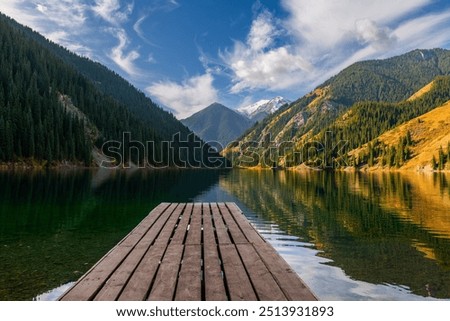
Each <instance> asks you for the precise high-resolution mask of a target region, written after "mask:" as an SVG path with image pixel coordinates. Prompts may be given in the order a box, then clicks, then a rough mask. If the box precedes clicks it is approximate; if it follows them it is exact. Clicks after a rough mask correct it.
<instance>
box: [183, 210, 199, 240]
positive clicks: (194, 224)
mask: <svg viewBox="0 0 450 321" xmlns="http://www.w3.org/2000/svg"><path fill="white" fill-rule="evenodd" d="M201 241H202V204H201V203H195V204H194V209H193V211H192V215H191V222H190V224H189V231H188V233H187V236H186V244H201Z"/></svg>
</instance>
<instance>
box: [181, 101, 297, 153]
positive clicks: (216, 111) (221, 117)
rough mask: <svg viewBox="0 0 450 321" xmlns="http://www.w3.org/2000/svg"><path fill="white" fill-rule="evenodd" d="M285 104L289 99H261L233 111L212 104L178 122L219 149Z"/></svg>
mask: <svg viewBox="0 0 450 321" xmlns="http://www.w3.org/2000/svg"><path fill="white" fill-rule="evenodd" d="M287 104H289V101H288V100H286V99H284V98H283V97H275V98H273V99H264V100H260V101H258V102H256V103H254V104H251V105H248V106H243V107H240V108H238V109H236V110H233V109H230V108H228V107H226V106H224V105H222V104H219V103H213V104H211V105H210V106H208V107H206V108H204V109H202V110H201V111H199V112H197V113H195V114H193V115H191V116H190V117H188V118H186V119H182V120H181V122H182V123H183V124H184V125H186V126H187V127H188V128H189V129H191V130H192V131H193V132H194V133H196V134H197V135H198V136H199V137H200V138H201V139H203V140H204V141H205V142H208V143H210V144H212V145H214V146H215V147H216V148H217V149H218V150H219V151H220V150H222V149H223V148H224V147H226V146H227V145H228V144H229V143H230V142H232V141H234V140H235V139H236V138H238V137H239V136H241V135H242V134H243V133H244V132H245V131H246V130H247V129H249V128H250V127H251V126H252V125H253V124H255V123H256V122H258V121H260V120H262V119H264V118H265V117H267V116H268V115H270V114H272V113H274V112H276V111H277V110H278V109H280V108H281V107H282V106H285V105H287Z"/></svg>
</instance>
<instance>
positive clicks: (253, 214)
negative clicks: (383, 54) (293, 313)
mask: <svg viewBox="0 0 450 321" xmlns="http://www.w3.org/2000/svg"><path fill="white" fill-rule="evenodd" d="M162 201H169V202H188V201H189V202H190V201H195V202H197V201H199V202H201V201H204V202H208V201H234V202H236V203H237V204H238V205H239V206H240V207H241V209H242V210H243V211H244V213H245V215H246V216H247V217H248V218H249V220H250V221H251V222H252V223H253V224H254V225H255V226H256V228H257V229H258V230H259V231H260V232H261V233H262V234H263V235H264V237H265V238H267V239H268V240H269V241H270V242H271V244H272V245H273V246H274V247H275V248H276V249H277V251H278V252H279V253H280V254H281V255H282V256H283V257H284V258H285V259H286V260H287V261H288V262H289V263H290V264H291V266H292V267H293V268H294V269H295V270H296V271H297V272H298V273H299V274H300V276H301V277H302V278H303V280H304V281H305V282H306V283H307V284H308V285H309V287H310V288H311V289H312V290H313V291H314V292H315V293H316V295H317V296H318V297H319V298H320V299H323V300H424V299H436V298H438V299H449V298H450V176H446V175H444V174H416V173H410V174H399V173H377V174H363V173H325V172H301V173H297V172H295V173H294V172H284V171H276V172H272V171H249V170H233V171H227V172H220V171H208V170H193V171H134V172H120V171H51V172H35V173H30V172H15V173H6V172H0V300H32V299H38V300H51V299H55V298H56V297H57V296H58V295H59V294H61V291H64V289H65V288H66V287H67V286H68V285H70V284H71V282H73V281H75V280H76V279H78V278H79V277H80V276H81V275H82V274H83V273H84V272H86V271H87V270H88V269H89V268H90V267H91V266H92V265H93V264H94V263H95V262H96V261H97V260H98V259H99V258H101V257H102V256H103V255H104V254H105V253H106V252H107V251H108V250H109V249H110V248H111V247H113V246H114V245H115V244H116V243H117V242H118V241H119V240H120V239H121V238H122V237H123V236H125V235H126V234H127V233H128V232H129V231H130V230H131V229H132V228H133V227H134V226H135V225H136V224H138V223H139V222H140V220H141V219H142V218H144V217H145V216H146V215H147V214H148V212H149V211H150V210H151V209H152V208H154V207H155V206H156V205H157V204H159V203H160V202H162Z"/></svg>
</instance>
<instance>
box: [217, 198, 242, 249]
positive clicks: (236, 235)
mask: <svg viewBox="0 0 450 321" xmlns="http://www.w3.org/2000/svg"><path fill="white" fill-rule="evenodd" d="M217 205H218V206H219V210H220V213H221V214H222V217H223V219H224V221H225V224H226V225H227V227H228V231H229V233H230V234H231V237H232V242H233V243H234V244H238V243H248V240H247V238H246V237H245V235H244V233H242V230H241V229H240V228H239V226H238V225H237V224H236V222H235V221H234V219H233V217H232V216H231V214H230V212H229V210H228V208H227V207H226V205H225V203H218V204H217Z"/></svg>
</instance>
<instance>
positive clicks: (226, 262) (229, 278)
mask: <svg viewBox="0 0 450 321" xmlns="http://www.w3.org/2000/svg"><path fill="white" fill-rule="evenodd" d="M219 250H220V256H221V257H222V264H223V269H224V272H225V279H226V285H227V287H228V292H229V294H230V300H232V301H256V300H257V296H256V294H255V291H254V290H253V287H252V284H251V282H250V279H249V278H248V275H247V272H246V271H245V268H244V265H243V263H242V261H241V258H240V257H239V254H238V252H237V250H236V247H235V245H234V244H219Z"/></svg>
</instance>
